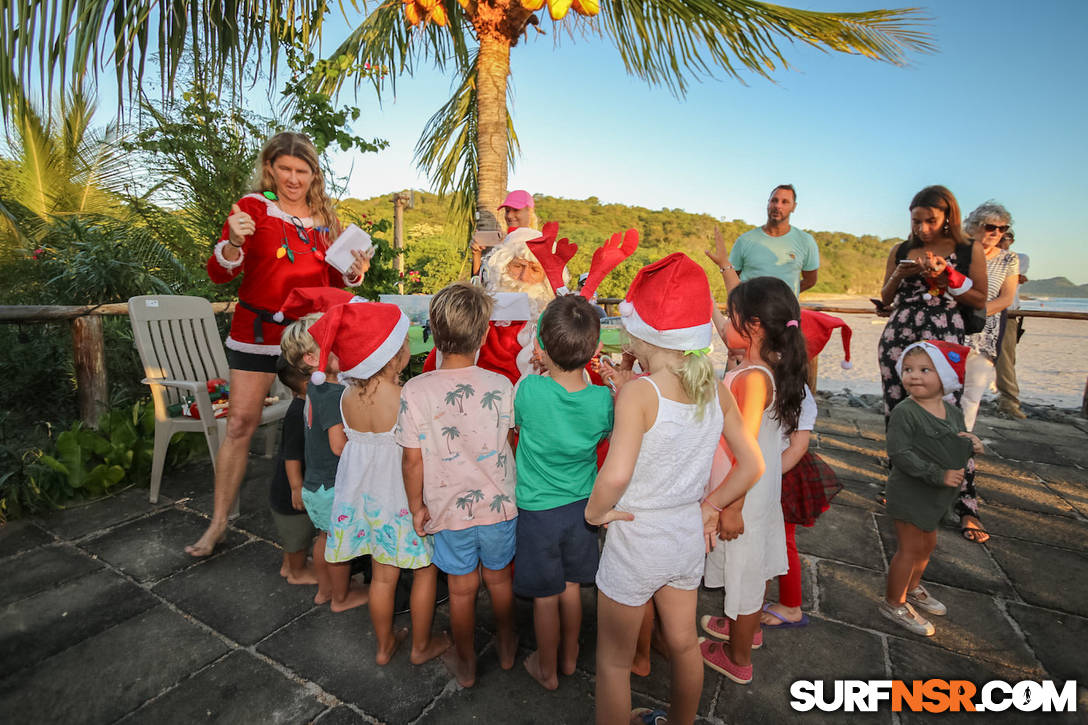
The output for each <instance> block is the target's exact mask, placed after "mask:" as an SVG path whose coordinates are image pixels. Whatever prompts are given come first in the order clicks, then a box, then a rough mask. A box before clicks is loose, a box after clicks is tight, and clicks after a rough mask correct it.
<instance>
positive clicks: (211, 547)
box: [185, 523, 227, 558]
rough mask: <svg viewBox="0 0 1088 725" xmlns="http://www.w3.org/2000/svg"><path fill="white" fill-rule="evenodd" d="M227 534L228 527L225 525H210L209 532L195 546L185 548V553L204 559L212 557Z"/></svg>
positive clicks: (190, 545) (206, 531)
mask: <svg viewBox="0 0 1088 725" xmlns="http://www.w3.org/2000/svg"><path fill="white" fill-rule="evenodd" d="M226 534H227V525H226V524H223V525H221V526H217V525H216V524H214V523H213V524H208V528H207V530H205V531H204V533H203V534H202V535H201V537H200V538H199V539H197V540H196V543H195V544H189V545H188V546H186V547H185V553H186V554H188V555H189V556H195V557H197V558H202V557H205V556H211V555H212V552H213V551H215V547H216V545H217V544H219V542H220V541H222V540H223V537H224V536H226Z"/></svg>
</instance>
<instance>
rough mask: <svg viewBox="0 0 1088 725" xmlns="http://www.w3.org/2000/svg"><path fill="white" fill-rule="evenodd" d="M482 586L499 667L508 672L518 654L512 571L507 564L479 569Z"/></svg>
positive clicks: (511, 566)
mask: <svg viewBox="0 0 1088 725" xmlns="http://www.w3.org/2000/svg"><path fill="white" fill-rule="evenodd" d="M481 568H482V569H483V572H484V584H485V585H487V593H488V595H489V596H490V597H491V612H492V614H494V616H495V633H496V639H497V640H498V652H499V666H500V667H502V668H503V669H504V670H508V669H510V668H511V667H513V666H514V660H515V659H516V658H517V654H518V638H517V635H516V634H515V633H514V569H513V565H512V564H507V565H506V566H504V567H503V568H502V569H488V568H487V567H486V566H485V567H481Z"/></svg>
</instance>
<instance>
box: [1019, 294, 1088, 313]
mask: <svg viewBox="0 0 1088 725" xmlns="http://www.w3.org/2000/svg"><path fill="white" fill-rule="evenodd" d="M1020 309H1022V310H1048V311H1052V312H1088V298H1085V297H1033V298H1032V299H1024V298H1020Z"/></svg>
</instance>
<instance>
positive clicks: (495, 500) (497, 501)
mask: <svg viewBox="0 0 1088 725" xmlns="http://www.w3.org/2000/svg"><path fill="white" fill-rule="evenodd" d="M509 500H510V497H509V496H507V495H506V494H505V493H497V494H495V495H494V496H493V497H492V498H491V506H489V507H488V508H490V509H491V510H492V511H494V512H495V513H498V512H499V511H502V518H503V520H506V503H504V502H508V501H509Z"/></svg>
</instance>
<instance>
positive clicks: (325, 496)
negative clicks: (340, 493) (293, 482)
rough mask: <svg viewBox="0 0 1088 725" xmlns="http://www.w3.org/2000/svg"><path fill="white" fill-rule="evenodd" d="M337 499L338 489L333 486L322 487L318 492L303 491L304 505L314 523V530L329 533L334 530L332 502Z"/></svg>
mask: <svg viewBox="0 0 1088 725" xmlns="http://www.w3.org/2000/svg"><path fill="white" fill-rule="evenodd" d="M335 497H336V489H334V488H332V487H331V486H330V487H329V488H325V487H324V486H322V487H321V488H319V489H317V490H316V491H311V490H310V489H308V488H304V489H302V505H303V506H305V507H306V513H308V514H310V521H313V522H314V528H315V529H317V530H318V531H324V532H325V533H328V532H329V530H330V529H332V502H333V499H334V498H335Z"/></svg>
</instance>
